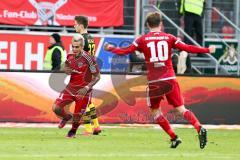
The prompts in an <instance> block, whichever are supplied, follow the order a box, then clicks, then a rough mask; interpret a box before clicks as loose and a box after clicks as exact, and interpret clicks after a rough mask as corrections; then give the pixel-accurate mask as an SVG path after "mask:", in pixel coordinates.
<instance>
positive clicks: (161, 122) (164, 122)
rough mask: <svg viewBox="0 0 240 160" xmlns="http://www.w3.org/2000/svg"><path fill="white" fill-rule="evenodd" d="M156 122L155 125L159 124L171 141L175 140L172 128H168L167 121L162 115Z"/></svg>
mask: <svg viewBox="0 0 240 160" xmlns="http://www.w3.org/2000/svg"><path fill="white" fill-rule="evenodd" d="M156 121H157V124H159V125H160V126H161V127H162V129H163V130H164V131H165V132H166V133H167V134H168V135H169V136H170V137H171V139H175V138H176V137H177V135H176V134H175V133H174V131H173V129H172V127H171V126H170V123H169V121H168V120H167V119H166V118H165V117H164V116H163V115H160V116H159V117H158V118H157V119H156Z"/></svg>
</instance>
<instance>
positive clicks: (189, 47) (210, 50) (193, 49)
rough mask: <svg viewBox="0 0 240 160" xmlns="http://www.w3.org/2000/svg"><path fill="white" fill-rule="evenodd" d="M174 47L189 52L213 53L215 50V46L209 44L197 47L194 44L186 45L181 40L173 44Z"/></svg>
mask: <svg viewBox="0 0 240 160" xmlns="http://www.w3.org/2000/svg"><path fill="white" fill-rule="evenodd" d="M175 48H177V49H179V50H182V51H186V52H189V53H214V52H215V50H216V47H215V46H210V47H209V48H204V47H199V46H195V45H188V44H185V43H183V42H181V41H179V42H177V43H176V44H175Z"/></svg>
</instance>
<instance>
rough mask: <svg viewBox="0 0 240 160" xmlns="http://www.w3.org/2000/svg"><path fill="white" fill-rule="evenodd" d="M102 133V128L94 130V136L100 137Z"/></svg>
mask: <svg viewBox="0 0 240 160" xmlns="http://www.w3.org/2000/svg"><path fill="white" fill-rule="evenodd" d="M101 132H102V130H101V128H100V127H97V128H94V129H93V135H98V134H99V133H101Z"/></svg>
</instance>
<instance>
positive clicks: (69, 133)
mask: <svg viewBox="0 0 240 160" xmlns="http://www.w3.org/2000/svg"><path fill="white" fill-rule="evenodd" d="M66 138H76V131H75V130H70V131H68V134H67V135H66Z"/></svg>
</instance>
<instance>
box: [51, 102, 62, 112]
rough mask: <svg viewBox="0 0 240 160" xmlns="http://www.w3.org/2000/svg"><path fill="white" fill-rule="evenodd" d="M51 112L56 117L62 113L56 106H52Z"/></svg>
mask: <svg viewBox="0 0 240 160" xmlns="http://www.w3.org/2000/svg"><path fill="white" fill-rule="evenodd" d="M52 110H53V112H54V113H55V114H56V115H61V113H62V108H61V107H60V106H58V105H56V104H54V105H53V107H52Z"/></svg>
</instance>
